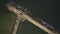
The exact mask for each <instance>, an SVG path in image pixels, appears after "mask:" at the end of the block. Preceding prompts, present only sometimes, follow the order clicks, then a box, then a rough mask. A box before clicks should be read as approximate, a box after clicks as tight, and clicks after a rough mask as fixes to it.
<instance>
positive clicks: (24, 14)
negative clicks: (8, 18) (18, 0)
mask: <svg viewBox="0 0 60 34" xmlns="http://www.w3.org/2000/svg"><path fill="white" fill-rule="evenodd" d="M7 8H8V9H9V10H10V11H11V12H14V13H15V14H16V15H19V16H18V17H19V18H17V19H16V24H15V26H14V31H13V32H12V34H16V31H17V28H18V25H19V22H20V21H21V20H22V19H21V18H20V17H22V18H23V19H26V20H28V21H30V22H31V23H32V24H34V25H36V26H37V27H39V28H41V29H42V30H44V31H45V32H47V33H49V34H55V33H54V32H52V31H51V30H49V29H47V28H46V27H44V26H43V25H41V24H40V23H39V22H38V21H36V20H34V19H32V17H30V15H28V14H27V13H26V12H24V11H22V10H21V9H19V10H18V9H17V8H16V7H14V6H11V5H9V4H7ZM20 19H21V20H20Z"/></svg>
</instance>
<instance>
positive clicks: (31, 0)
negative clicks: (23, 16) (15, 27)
mask: <svg viewBox="0 0 60 34" xmlns="http://www.w3.org/2000/svg"><path fill="white" fill-rule="evenodd" d="M9 1H15V2H16V3H17V4H19V5H21V6H22V7H25V8H27V10H28V11H30V12H31V13H32V14H33V15H34V16H35V17H36V18H40V19H43V20H44V21H45V22H47V23H48V24H50V25H52V26H53V27H55V28H56V30H58V31H59V32H60V20H59V19H60V2H59V0H0V15H1V16H0V26H1V27H2V28H3V27H6V26H7V25H6V24H5V22H6V23H7V24H9V23H10V22H11V24H12V23H13V21H14V19H15V16H14V15H13V14H12V13H10V12H9V11H8V10H7V9H6V7H5V4H6V3H7V2H9ZM7 21H9V23H8V22H7ZM26 23H27V22H26ZM4 24H5V25H6V26H5V25H4ZM27 24H29V25H27ZM27 24H25V23H24V24H21V26H24V27H28V26H29V27H28V29H29V28H32V27H33V29H31V30H29V31H32V32H29V33H33V32H37V33H33V34H39V33H40V32H44V31H42V30H41V31H40V30H39V28H37V27H36V26H34V25H32V24H30V23H27ZM3 25H4V26H3ZM7 27H8V26H7ZM7 27H6V28H7ZM10 27H11V25H10ZM10 27H9V28H10ZM35 27H36V28H35ZM2 28H0V32H1V31H2V32H5V31H4V30H2ZM9 28H8V29H9ZM20 28H21V27H20ZM22 28H23V27H22ZM34 29H35V31H33V30H34ZM5 30H7V29H5ZM36 30H38V31H36ZM9 31H10V30H9ZM25 31H26V30H24V28H23V32H25ZM20 33H21V34H24V33H22V32H20ZM29 33H27V31H26V34H29ZM18 34H19V33H18ZM41 34H43V33H41ZM44 34H45V33H44Z"/></svg>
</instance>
